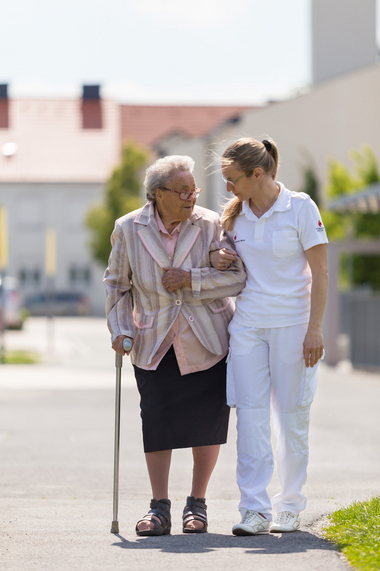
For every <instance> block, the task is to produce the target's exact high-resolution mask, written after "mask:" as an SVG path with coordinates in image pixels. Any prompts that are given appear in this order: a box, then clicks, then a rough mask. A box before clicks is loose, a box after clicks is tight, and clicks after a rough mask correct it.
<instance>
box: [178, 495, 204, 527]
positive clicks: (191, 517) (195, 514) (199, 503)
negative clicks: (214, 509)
mask: <svg viewBox="0 0 380 571" xmlns="http://www.w3.org/2000/svg"><path fill="white" fill-rule="evenodd" d="M206 510H207V506H206V498H198V499H197V500H196V499H195V498H193V496H188V498H187V501H186V506H185V508H184V510H183V515H182V531H183V533H206V531H207V511H206ZM192 521H200V522H202V523H203V527H201V528H199V529H198V528H191V527H188V525H189V523H190V522H192Z"/></svg>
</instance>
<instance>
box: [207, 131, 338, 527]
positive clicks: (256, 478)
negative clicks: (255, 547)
mask: <svg viewBox="0 0 380 571" xmlns="http://www.w3.org/2000/svg"><path fill="white" fill-rule="evenodd" d="M277 168H278V151H277V148H276V145H275V143H274V142H273V141H268V140H264V141H262V142H259V141H256V140H255V139H250V138H244V139H239V140H237V141H235V142H234V143H233V144H231V145H230V146H229V147H228V148H227V149H226V151H225V152H224V153H223V157H222V171H223V178H224V180H225V182H226V184H227V190H228V191H229V192H232V193H233V194H234V195H235V196H234V198H233V199H232V200H230V202H229V203H228V204H227V205H226V208H225V210H224V214H223V218H222V221H223V225H224V228H225V230H226V231H227V232H228V233H229V234H230V236H231V237H232V239H233V241H234V244H235V247H236V251H237V255H238V256H240V258H241V259H242V260H243V262H244V264H245V269H246V273H247V283H246V287H245V288H244V290H243V291H242V292H241V293H240V294H239V296H238V298H237V301H236V311H235V314H234V317H233V319H232V321H231V323H230V326H229V332H230V353H229V357H228V368H227V371H228V373H227V375H228V380H227V401H228V404H229V405H230V406H231V407H236V412H237V429H238V440H237V448H238V462H237V482H238V485H239V489H240V493H241V501H240V504H239V510H240V512H241V515H242V520H241V522H240V523H239V524H237V525H235V526H234V527H233V529H232V532H233V533H234V534H235V535H254V534H260V533H268V532H269V531H274V532H277V531H278V532H284V531H295V530H296V529H298V528H299V525H300V516H299V513H300V512H301V511H302V510H303V509H305V507H306V496H305V495H304V494H303V493H302V487H303V484H304V483H305V481H306V471H307V463H308V429H309V412H310V405H311V402H312V400H313V396H314V392H315V389H316V385H317V375H318V367H319V361H320V359H321V358H322V356H323V336H322V332H321V323H322V317H323V312H324V309H325V304H326V295H327V279H328V274H327V247H326V244H327V237H326V233H325V230H324V227H323V224H322V220H321V216H320V213H319V211H318V208H317V206H316V204H315V203H314V202H313V201H312V200H311V199H310V197H309V196H308V195H307V194H305V193H302V192H300V193H299V192H292V191H290V190H288V189H286V188H285V187H284V185H283V184H282V183H280V182H278V181H277V180H276V176H277ZM235 255H236V254H234V253H233V252H230V251H228V250H221V251H220V252H219V253H216V252H215V253H214V254H213V255H212V256H211V260H212V264H213V265H214V267H217V268H218V269H220V270H224V269H227V268H228V267H229V264H230V263H231V262H232V260H233V259H234V256H235ZM270 408H272V415H273V425H274V431H275V436H276V440H277V449H276V457H277V466H278V477H279V481H280V485H281V491H280V493H279V494H277V495H276V496H274V497H273V498H272V501H271V500H270V498H269V496H268V493H267V491H266V488H267V486H268V484H269V482H270V480H271V477H272V473H273V454H272V448H271V441H270ZM272 507H273V508H274V510H275V511H276V512H277V517H276V518H275V520H274V521H272Z"/></svg>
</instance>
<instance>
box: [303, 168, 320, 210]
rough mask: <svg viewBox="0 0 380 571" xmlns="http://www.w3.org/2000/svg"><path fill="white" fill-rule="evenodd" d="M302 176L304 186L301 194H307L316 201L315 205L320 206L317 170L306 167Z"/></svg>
mask: <svg viewBox="0 0 380 571" xmlns="http://www.w3.org/2000/svg"><path fill="white" fill-rule="evenodd" d="M302 176H303V184H302V188H300V192H306V194H308V195H309V196H310V198H311V199H312V200H314V202H315V204H317V206H319V204H320V200H319V181H318V178H317V175H316V174H315V170H314V169H313V167H311V166H310V165H308V166H305V167H304V168H303V171H302Z"/></svg>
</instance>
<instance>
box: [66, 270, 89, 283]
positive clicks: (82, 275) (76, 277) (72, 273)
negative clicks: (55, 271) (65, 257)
mask: <svg viewBox="0 0 380 571" xmlns="http://www.w3.org/2000/svg"><path fill="white" fill-rule="evenodd" d="M69 279H70V283H71V285H88V284H89V283H90V282H91V269H90V268H89V267H78V266H71V268H70V270H69Z"/></svg>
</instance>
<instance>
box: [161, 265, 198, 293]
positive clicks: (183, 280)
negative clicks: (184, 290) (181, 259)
mask: <svg viewBox="0 0 380 571" xmlns="http://www.w3.org/2000/svg"><path fill="white" fill-rule="evenodd" d="M163 270H165V273H164V275H163V278H162V284H163V286H164V288H166V289H167V290H168V291H170V292H173V291H175V290H176V289H179V288H181V287H191V272H187V271H186V270H181V269H180V268H163Z"/></svg>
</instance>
